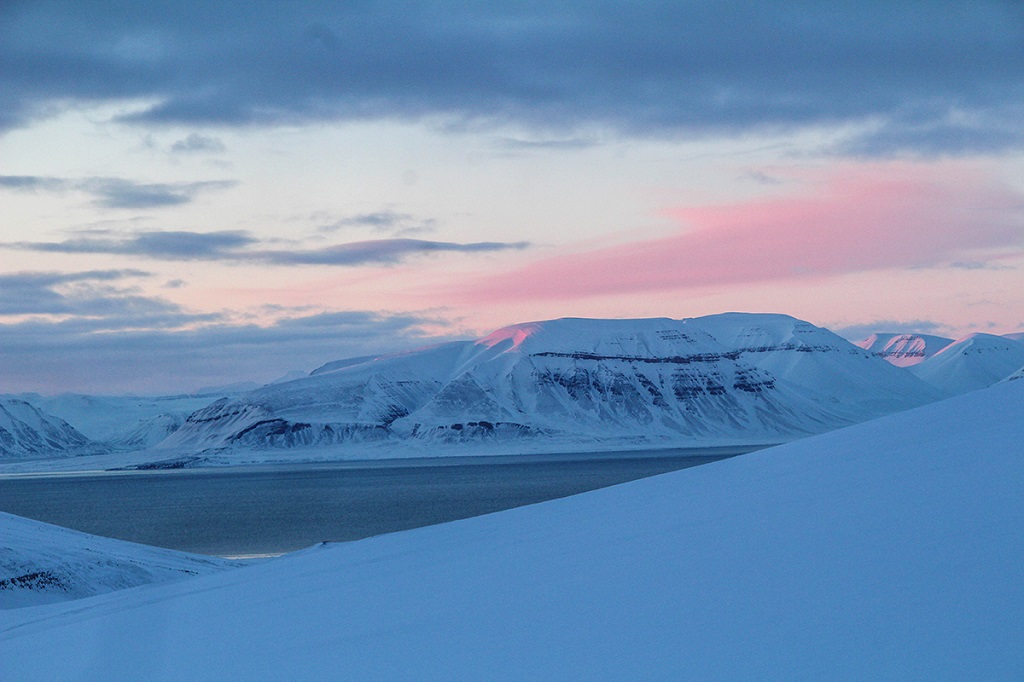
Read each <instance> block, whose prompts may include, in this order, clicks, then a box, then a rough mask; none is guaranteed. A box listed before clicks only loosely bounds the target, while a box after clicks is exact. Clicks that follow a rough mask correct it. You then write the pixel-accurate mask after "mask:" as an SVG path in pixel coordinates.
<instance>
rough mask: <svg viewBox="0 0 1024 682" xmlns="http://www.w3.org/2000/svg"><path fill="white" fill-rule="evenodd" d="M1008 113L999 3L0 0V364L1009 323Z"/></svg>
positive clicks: (32, 373)
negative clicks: (716, 325) (563, 332)
mask: <svg viewBox="0 0 1024 682" xmlns="http://www.w3.org/2000/svg"><path fill="white" fill-rule="evenodd" d="M1021 121H1024V2H1020V1H1019V0H978V1H976V2H964V1H962V0H957V1H955V2H954V1H943V0H929V1H910V2H873V1H869V2H857V1H854V0H849V1H847V2H830V3H822V2H812V1H800V0H797V1H794V2H785V3H764V2H755V1H753V0H749V1H746V2H729V1H723V2H705V1H696V0H693V1H689V0H676V1H660V0H654V1H651V2H634V1H629V2H625V1H623V2H610V1H607V0H596V1H594V2H568V1H567V2H543V1H536V2H534V1H530V0H526V1H523V2H507V3H478V2H462V1H460V0H454V1H450V2H429V1H417V0H412V1H410V2H403V3H393V2H392V3H383V2H375V1H373V0H368V1H363V0H358V1H350V2H330V1H326V0H296V1H295V2H288V3H252V2H241V1H240V0H231V1H225V0H176V1H175V2H169V1H167V0H152V1H149V2H127V1H117V0H110V1H98V0H76V1H72V0H63V1H62V0H33V1H31V2H30V1H28V0H8V1H3V0H0V202H3V204H2V206H3V208H4V209H6V211H0V370H2V375H0V392H9V391H11V390H15V388H14V387H15V386H17V387H18V389H17V390H25V389H31V388H32V387H36V388H37V390H41V391H49V392H54V391H61V390H91V391H98V392H111V391H118V390H133V388H132V387H135V388H134V390H153V391H163V390H184V389H187V388H189V387H190V386H192V385H201V384H215V383H230V382H233V381H237V380H240V379H252V380H257V381H261V380H268V379H272V378H274V375H277V374H283V373H284V372H286V371H288V370H292V369H307V370H308V369H311V368H312V367H315V366H317V365H319V364H321V363H322V362H326V361H329V360H335V359H338V358H340V357H344V356H346V355H363V354H367V353H375V352H382V351H388V350H393V349H397V348H406V347H408V346H411V345H416V344H419V343H421V342H429V340H430V339H429V338H428V337H429V336H430V335H434V336H435V337H444V338H448V337H449V336H455V335H458V334H461V333H462V332H466V333H467V334H471V333H474V332H486V331H489V329H492V328H494V327H497V326H501V325H503V324H509V323H515V322H521V321H524V320H527V319H542V318H545V317H557V316H561V315H571V316H579V315H591V316H604V317H607V316H622V317H640V316H649V315H668V316H673V317H686V316H691V315H699V314H705V313H710V312H719V311H721V310H723V309H730V310H731V309H749V310H774V311H780V312H787V313H792V314H796V315H800V316H803V317H806V318H807V319H810V320H812V321H814V322H816V323H821V324H826V323H828V321H829V320H835V321H838V323H839V324H840V325H845V326H847V327H848V328H849V329H854V328H855V327H854V325H857V324H860V323H863V322H867V321H869V320H871V319H876V320H889V321H892V320H906V321H907V322H906V323H905V324H907V325H911V324H912V325H914V328H909V329H903V330H902V331H936V330H939V331H942V332H943V333H946V330H947V329H949V330H952V329H958V330H961V331H962V330H964V329H966V328H968V327H976V328H986V329H987V328H989V327H991V328H992V329H996V327H998V329H999V330H1000V331H1019V330H1020V329H1024V303H1021V302H1020V295H1019V292H1020V291H1021V290H1022V287H1024V283H1022V281H1021V277H1022V275H1021V273H1024V184H1021V177H1024V176H1022V174H1021V169H1024V126H1022V125H1021ZM357 123H358V125H356V124H357ZM4 213H6V215H4ZM801 306H802V308H801ZM869 308H870V310H869ZM396 311H404V312H396ZM865 311H868V312H865ZM815 316H817V317H815ZM879 324H881V322H879ZM885 324H889V322H886V323H885ZM986 324H988V325H989V327H985V325H986ZM893 325H894V326H895V323H893ZM867 328H868V327H865V329H867ZM889 331H897V330H895V329H890V330H889ZM949 333H950V334H952V333H953V332H952V331H949ZM161 381H162V382H170V383H174V385H173V386H171V385H170V383H165V384H163V386H165V387H166V388H161V384H160V382H161ZM175 382H176V383H175Z"/></svg>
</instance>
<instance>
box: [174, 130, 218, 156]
mask: <svg viewBox="0 0 1024 682" xmlns="http://www.w3.org/2000/svg"><path fill="white" fill-rule="evenodd" d="M171 151H172V152H175V153H178V154H195V153H197V152H206V153H210V154H221V153H223V152H225V151H227V147H225V146H224V143H223V142H221V141H220V140H219V139H218V138H216V137H207V136H206V135H200V134H199V133H190V134H189V136H188V137H186V138H184V139H181V140H178V141H177V142H175V143H174V144H172V145H171Z"/></svg>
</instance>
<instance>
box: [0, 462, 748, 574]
mask: <svg viewBox="0 0 1024 682" xmlns="http://www.w3.org/2000/svg"><path fill="white" fill-rule="evenodd" d="M750 449H751V448H747V450H750ZM740 452H741V451H740V450H739V449H719V450H699V451H693V450H691V451H685V450H676V451H662V452H660V453H658V454H657V455H638V454H636V453H610V454H609V453H602V454H594V455H579V454H574V455H561V456H551V455H544V456H541V455H537V456H517V457H474V458H458V459H455V458H446V459H436V460H434V459H431V460H426V459H424V460H392V461H386V462H339V463H334V464H315V465H294V464H289V465H273V466H269V465H268V466H259V467H231V468H222V469H191V470H177V471H145V472H98V473H87V474H73V475H68V474H62V475H48V476H47V475H32V476H17V475H12V476H3V477H0V511H5V512H9V513H12V514H17V515H19V516H26V517H28V518H32V519H38V520H40V521H46V522H48V523H54V524H57V525H60V526H67V527H69V528H75V529H77V530H81V531H85V532H88V533H95V534H97V535H105V536H108V537H114V538H120V539H122V540H130V541H132V542H141V543H144V544H148V545H156V546H160V547H169V548H172V549H179V550H185V551H189V552H199V553H203V554H218V555H226V556H232V555H252V554H275V553H281V552H288V551H292V550H296V549H301V548H303V547H308V546H310V545H313V544H316V543H317V542H321V541H324V540H328V541H343V540H355V539H359V538H365V537H369V536H372V535H379V534H381V533H388V532H392V531H397V530H405V529H408V528H416V527H419V526H427V525H431V524H435V523H441V522H444V521H452V520H455V519H460V518H466V517H470V516H477V515H479V514H485V513H488V512H493V511H499V510H502V509H509V508H512V507H518V506H522V505H524V504H531V503H534V502H541V501H544V500H550V499H554V498H557V497H564V496H566V495H573V494H576V493H580V492H584V491H587V490H593V489H595V488H602V487H605V486H609V485H614V484H616V483H623V482H625V481H631V480H635V479H638V478H644V477H646V476H653V475H656V474H661V473H665V472H668V471H675V470H678V469H685V468H687V467H690V466H696V465H698V464H705V463H707V462H711V461H715V460H718V459H723V458H725V457H729V456H733V455H736V454H739V453H740Z"/></svg>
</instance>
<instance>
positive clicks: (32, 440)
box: [0, 398, 96, 459]
mask: <svg viewBox="0 0 1024 682" xmlns="http://www.w3.org/2000/svg"><path fill="white" fill-rule="evenodd" d="M95 451H96V448H95V447H94V445H93V444H92V443H91V442H90V441H89V439H88V438H86V437H85V436H84V435H82V434H81V433H79V432H78V431H76V430H75V429H74V428H73V427H72V426H71V425H70V424H68V423H67V422H65V421H63V420H62V419H59V418H58V417H55V416H53V415H52V414H47V413H45V412H43V411H41V410H39V409H37V408H36V407H34V406H32V405H30V404H29V403H27V402H25V401H24V400H16V399H12V398H0V458H5V459H6V458H15V457H38V456H40V455H47V456H66V455H73V454H80V453H85V452H95Z"/></svg>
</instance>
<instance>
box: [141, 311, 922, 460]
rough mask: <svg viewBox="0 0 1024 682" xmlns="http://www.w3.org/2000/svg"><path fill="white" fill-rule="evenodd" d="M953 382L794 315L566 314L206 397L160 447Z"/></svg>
mask: <svg viewBox="0 0 1024 682" xmlns="http://www.w3.org/2000/svg"><path fill="white" fill-rule="evenodd" d="M941 395H942V394H941V392H940V391H938V390H936V389H935V388H933V387H931V386H929V385H928V384H926V383H924V382H922V381H920V380H918V379H917V378H916V377H914V376H912V375H910V374H908V373H907V372H905V371H903V370H901V369H899V368H896V367H893V366H891V365H890V364H888V363H886V362H885V361H883V360H881V359H880V358H877V357H873V356H872V355H871V354H870V353H868V352H867V351H865V350H863V349H861V348H858V347H856V346H854V345H853V344H851V343H849V342H847V341H845V340H844V339H842V338H840V337H839V336H837V335H835V334H833V333H832V332H829V331H828V330H825V329H821V328H819V327H815V326H813V325H811V324H810V323H807V322H803V321H800V320H797V319H794V318H792V317H789V316H786V315H769V314H739V313H731V314H724V315H714V316H709V317H701V318H691V319H684V320H670V319H646V320H584V319H562V320H552V321H548V322H537V323H529V324H520V325H515V326H512V327H507V328H505V329H501V330H499V331H497V332H494V333H493V334H491V335H489V336H487V337H484V338H482V339H479V340H476V341H462V342H455V343H449V344H445V345H441V346H436V347H432V348H427V349H423V350H419V351H414V352H409V353H404V354H399V355H388V356H382V357H377V358H359V359H355V360H352V361H347V362H345V361H340V362H334V363H329V364H328V365H325V366H324V367H322V368H321V369H320V370H317V371H315V372H314V373H313V374H312V375H311V376H309V377H305V378H302V379H298V380H295V381H290V382H286V383H282V384H278V385H274V386H266V387H263V388H261V389H258V390H256V391H252V392H249V393H246V394H243V395H241V396H238V397H236V398H234V399H230V400H222V401H218V402H216V403H214V404H213V405H211V406H209V407H207V408H205V409H202V410H199V411H197V412H195V413H194V414H192V415H191V416H190V417H189V418H188V419H187V420H186V421H185V423H184V425H183V426H182V427H181V428H179V429H178V430H177V431H175V432H174V433H173V434H171V436H170V437H168V438H167V439H166V440H165V441H164V442H163V443H161V444H160V446H159V448H160V449H163V450H169V451H184V452H188V453H196V452H200V451H207V452H213V451H224V450H243V451H252V450H265V449H274V448H296V447H324V446H327V447H330V448H332V450H333V451H334V452H344V451H346V449H347V450H349V451H353V450H358V451H359V452H360V453H362V454H364V455H365V453H366V452H367V449H368V448H370V449H372V448H373V447H374V445H375V444H386V446H387V450H385V449H384V448H378V449H377V451H378V452H392V453H393V452H405V453H406V454H408V453H409V451H410V450H413V451H414V450H415V448H417V447H419V448H421V449H425V448H430V449H432V450H433V451H435V452H436V451H437V450H438V449H445V448H448V449H452V448H454V449H455V450H456V451H457V449H458V448H459V447H460V446H465V445H471V446H473V448H474V450H473V451H474V454H478V453H479V452H480V450H479V448H480V446H485V447H492V448H498V449H501V448H505V449H506V450H509V449H518V450H519V451H533V452H538V451H552V450H558V449H581V448H586V449H618V448H650V447H667V446H678V445H684V446H693V445H717V444H751V443H758V444H763V443H778V442H783V441H787V440H792V439H794V438H798V437H801V436H805V435H808V434H813V433H820V432H823V431H827V430H830V429H834V428H838V427H841V426H846V425H848V424H852V423H855V422H860V421H864V420H865V419H870V418H873V417H877V416H879V415H883V414H889V413H892V412H896V411H899V410H904V409H908V408H910V407H915V406H918V405H922V404H924V403H927V402H930V401H932V400H936V399H938V398H939V397H941ZM396 445H400V446H401V447H396ZM373 456H383V455H373Z"/></svg>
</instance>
